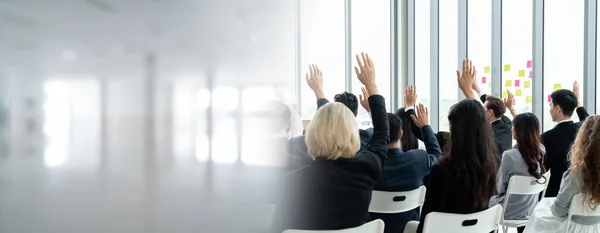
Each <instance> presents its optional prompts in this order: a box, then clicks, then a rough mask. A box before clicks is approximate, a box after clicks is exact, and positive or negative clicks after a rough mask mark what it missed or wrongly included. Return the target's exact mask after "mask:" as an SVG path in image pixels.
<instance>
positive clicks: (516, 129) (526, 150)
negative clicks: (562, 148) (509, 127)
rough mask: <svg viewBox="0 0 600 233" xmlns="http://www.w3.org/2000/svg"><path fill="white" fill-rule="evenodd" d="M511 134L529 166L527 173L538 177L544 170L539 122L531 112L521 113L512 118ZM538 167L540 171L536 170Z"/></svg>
mask: <svg viewBox="0 0 600 233" xmlns="http://www.w3.org/2000/svg"><path fill="white" fill-rule="evenodd" d="M513 134H514V137H515V139H516V140H517V145H518V150H519V152H520V153H521V156H522V157H523V159H524V160H525V162H526V163H527V166H528V167H529V170H528V172H529V174H530V175H532V176H533V177H535V178H538V179H540V178H541V177H542V174H544V173H545V172H546V169H545V168H544V161H543V158H544V152H543V151H542V149H541V146H540V145H541V140H540V122H539V120H538V118H537V117H536V116H535V115H534V114H532V113H521V114H519V115H517V116H515V118H514V119H513ZM538 167H539V168H540V171H538Z"/></svg>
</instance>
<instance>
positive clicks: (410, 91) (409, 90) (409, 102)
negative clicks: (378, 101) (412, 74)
mask: <svg viewBox="0 0 600 233" xmlns="http://www.w3.org/2000/svg"><path fill="white" fill-rule="evenodd" d="M415 104H417V87H414V86H408V87H406V93H405V94H404V107H413V106H415Z"/></svg>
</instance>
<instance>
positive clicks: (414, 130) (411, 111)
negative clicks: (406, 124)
mask: <svg viewBox="0 0 600 233" xmlns="http://www.w3.org/2000/svg"><path fill="white" fill-rule="evenodd" d="M406 113H407V114H408V115H415V116H416V115H417V113H416V112H415V110H414V109H409V110H407V111H406ZM410 129H411V131H412V133H413V135H415V137H416V138H417V139H419V140H420V141H422V142H423V143H424V142H425V138H424V137H423V134H422V133H421V129H419V127H418V126H417V125H415V122H413V121H412V120H411V121H410ZM440 132H445V131H440ZM440 132H437V133H435V134H434V136H435V138H436V139H437V141H438V145H439V146H440V148H442V151H444V146H446V141H445V140H444V137H442V136H441V135H440ZM446 133H447V132H446Z"/></svg>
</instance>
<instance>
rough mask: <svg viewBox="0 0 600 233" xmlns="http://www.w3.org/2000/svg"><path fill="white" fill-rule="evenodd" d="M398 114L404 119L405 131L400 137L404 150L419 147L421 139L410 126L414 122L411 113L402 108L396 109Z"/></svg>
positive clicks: (403, 127) (403, 129)
mask: <svg viewBox="0 0 600 233" xmlns="http://www.w3.org/2000/svg"><path fill="white" fill-rule="evenodd" d="M396 116H398V117H400V119H402V131H403V132H404V135H403V136H402V138H401V139H400V142H401V143H402V150H403V151H408V150H414V149H419V139H417V137H415V135H414V134H413V133H412V129H411V127H410V124H411V122H412V119H411V118H410V115H409V114H406V111H405V108H400V109H398V111H396Z"/></svg>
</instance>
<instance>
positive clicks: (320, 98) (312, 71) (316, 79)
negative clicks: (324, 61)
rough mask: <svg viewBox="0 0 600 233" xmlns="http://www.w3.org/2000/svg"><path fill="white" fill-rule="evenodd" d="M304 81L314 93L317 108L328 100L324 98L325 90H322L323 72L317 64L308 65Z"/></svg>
mask: <svg viewBox="0 0 600 233" xmlns="http://www.w3.org/2000/svg"><path fill="white" fill-rule="evenodd" d="M306 83H307V84H308V87H310V89H312V90H313V92H314V93H315V97H317V109H319V108H321V107H322V106H323V105H325V104H327V103H328V102H329V101H328V100H327V98H325V92H324V91H323V73H322V72H321V69H319V67H318V66H317V65H314V64H311V65H308V73H306Z"/></svg>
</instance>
